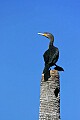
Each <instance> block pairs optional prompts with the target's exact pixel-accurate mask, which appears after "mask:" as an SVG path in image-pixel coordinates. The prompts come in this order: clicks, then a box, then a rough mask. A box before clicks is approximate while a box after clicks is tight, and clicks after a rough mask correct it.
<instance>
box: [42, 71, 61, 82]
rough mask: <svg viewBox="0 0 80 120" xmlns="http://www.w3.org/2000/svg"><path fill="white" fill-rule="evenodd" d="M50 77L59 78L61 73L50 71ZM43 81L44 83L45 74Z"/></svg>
mask: <svg viewBox="0 0 80 120" xmlns="http://www.w3.org/2000/svg"><path fill="white" fill-rule="evenodd" d="M50 76H51V77H56V78H59V72H58V70H50ZM51 77H50V78H51ZM42 81H44V74H42Z"/></svg>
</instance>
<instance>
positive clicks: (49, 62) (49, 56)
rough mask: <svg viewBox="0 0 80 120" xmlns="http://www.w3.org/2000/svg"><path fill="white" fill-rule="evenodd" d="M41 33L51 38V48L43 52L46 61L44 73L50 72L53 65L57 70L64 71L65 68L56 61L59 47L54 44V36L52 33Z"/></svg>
mask: <svg viewBox="0 0 80 120" xmlns="http://www.w3.org/2000/svg"><path fill="white" fill-rule="evenodd" d="M38 34H39V35H42V36H45V37H47V38H48V39H49V40H50V43H49V49H48V50H47V51H45V53H44V54H43V57H44V61H45V67H44V70H43V73H44V75H45V74H47V73H49V68H50V67H51V66H55V68H54V69H55V70H58V71H64V69H63V68H62V67H60V66H58V65H56V62H57V61H58V58H59V49H58V48H57V47H55V46H54V45H53V42H54V36H53V35H52V34H51V33H48V32H44V33H38Z"/></svg>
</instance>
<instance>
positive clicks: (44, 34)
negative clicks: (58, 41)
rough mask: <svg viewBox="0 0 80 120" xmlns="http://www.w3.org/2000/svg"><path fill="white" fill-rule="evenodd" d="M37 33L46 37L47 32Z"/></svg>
mask: <svg viewBox="0 0 80 120" xmlns="http://www.w3.org/2000/svg"><path fill="white" fill-rule="evenodd" d="M38 35H42V36H45V37H47V34H46V33H38Z"/></svg>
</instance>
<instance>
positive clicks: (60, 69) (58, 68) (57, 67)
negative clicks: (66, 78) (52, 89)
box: [54, 64, 64, 71]
mask: <svg viewBox="0 0 80 120" xmlns="http://www.w3.org/2000/svg"><path fill="white" fill-rule="evenodd" d="M55 66H56V67H55V68H54V69H55V70H58V71H64V69H63V68H62V67H60V66H58V65H56V64H55Z"/></svg>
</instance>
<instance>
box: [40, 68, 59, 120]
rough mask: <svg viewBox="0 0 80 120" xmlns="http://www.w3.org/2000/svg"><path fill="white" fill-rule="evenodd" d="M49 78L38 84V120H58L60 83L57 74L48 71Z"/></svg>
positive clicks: (56, 72)
mask: <svg viewBox="0 0 80 120" xmlns="http://www.w3.org/2000/svg"><path fill="white" fill-rule="evenodd" d="M50 76H51V77H50V78H49V79H48V81H44V74H42V79H41V84H40V108H39V120H60V81H59V73H58V71H56V70H50Z"/></svg>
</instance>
